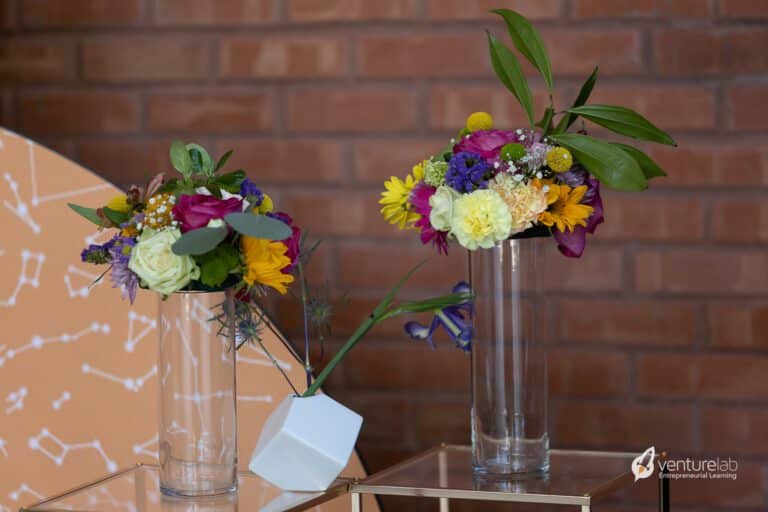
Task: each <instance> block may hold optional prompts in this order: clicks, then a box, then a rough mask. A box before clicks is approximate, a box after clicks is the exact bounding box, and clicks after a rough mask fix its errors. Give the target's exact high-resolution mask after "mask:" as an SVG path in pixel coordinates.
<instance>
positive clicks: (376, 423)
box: [333, 391, 413, 445]
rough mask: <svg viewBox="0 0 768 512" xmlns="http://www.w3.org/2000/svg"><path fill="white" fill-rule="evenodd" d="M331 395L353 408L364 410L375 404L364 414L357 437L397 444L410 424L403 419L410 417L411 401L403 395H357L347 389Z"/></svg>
mask: <svg viewBox="0 0 768 512" xmlns="http://www.w3.org/2000/svg"><path fill="white" fill-rule="evenodd" d="M333 396H334V398H335V399H337V400H339V401H341V402H342V403H343V404H344V405H345V406H346V407H349V408H350V409H352V410H353V411H364V410H368V408H369V406H371V405H374V404H375V407H370V409H369V412H367V413H366V416H365V421H363V429H362V431H361V432H360V439H361V440H364V441H365V442H369V443H370V442H379V443H388V444H392V445H397V444H400V443H401V442H402V441H403V439H404V438H406V436H408V434H409V431H410V428H409V426H410V425H409V424H408V422H405V421H403V418H408V417H412V416H413V412H412V410H413V404H412V403H411V401H410V400H409V399H408V398H407V397H382V396H370V395H368V396H366V395H362V396H361V394H360V393H357V392H351V393H350V392H349V391H347V392H346V393H344V394H342V393H341V391H338V392H335V393H334V394H333Z"/></svg>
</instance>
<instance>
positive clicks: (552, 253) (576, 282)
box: [542, 240, 623, 291]
mask: <svg viewBox="0 0 768 512" xmlns="http://www.w3.org/2000/svg"><path fill="white" fill-rule="evenodd" d="M545 243H546V244H547V245H548V247H546V246H545V252H544V255H543V258H544V267H543V268H546V269H547V271H546V272H544V275H543V279H542V281H543V287H544V289H546V290H574V291H575V290H580V291H583V290H593V291H608V290H620V289H621V288H622V273H623V264H622V255H621V251H620V250H617V249H612V248H604V247H596V246H594V245H590V244H589V243H587V248H586V250H585V251H584V255H583V256H582V257H581V258H578V259H575V258H566V257H565V256H563V255H562V254H560V252H559V251H558V250H557V249H556V246H555V243H554V242H552V241H551V240H546V241H545Z"/></svg>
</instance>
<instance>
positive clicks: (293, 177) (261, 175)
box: [215, 137, 343, 184]
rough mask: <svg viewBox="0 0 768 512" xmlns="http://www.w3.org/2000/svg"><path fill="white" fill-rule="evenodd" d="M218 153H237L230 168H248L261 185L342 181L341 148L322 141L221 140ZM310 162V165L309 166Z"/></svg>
mask: <svg viewBox="0 0 768 512" xmlns="http://www.w3.org/2000/svg"><path fill="white" fill-rule="evenodd" d="M215 148H216V153H217V154H219V155H223V154H224V153H225V152H226V151H229V150H230V149H231V150H233V151H234V153H233V154H232V157H231V158H230V159H229V162H228V163H227V167H226V168H227V169H240V168H242V169H246V170H249V171H250V174H251V178H252V179H254V180H256V181H257V182H258V183H302V184H313V183H336V182H339V181H341V179H342V172H343V168H342V159H341V157H342V146H341V143H340V142H337V141H330V140H323V139H254V138H251V137H229V138H223V139H218V140H217V141H216V144H215ZM308 162H311V165H308Z"/></svg>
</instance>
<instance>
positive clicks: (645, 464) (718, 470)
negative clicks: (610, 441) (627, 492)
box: [631, 446, 739, 482]
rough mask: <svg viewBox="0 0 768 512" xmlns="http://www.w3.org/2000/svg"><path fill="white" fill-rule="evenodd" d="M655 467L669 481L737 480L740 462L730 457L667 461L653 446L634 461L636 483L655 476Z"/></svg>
mask: <svg viewBox="0 0 768 512" xmlns="http://www.w3.org/2000/svg"><path fill="white" fill-rule="evenodd" d="M654 466H658V474H659V478H660V479H665V478H666V479H669V480H736V478H738V473H739V462H738V461H737V460H735V459H732V458H730V457H728V458H720V457H717V458H714V459H691V458H685V459H666V458H665V457H661V458H658V457H657V456H656V448H655V447H653V446H651V447H650V448H648V449H647V450H645V451H644V452H643V453H641V454H640V455H638V456H637V457H635V458H634V460H633V461H632V466H631V469H632V474H633V475H635V482H637V481H638V480H641V479H643V478H648V477H650V476H651V475H653V472H654Z"/></svg>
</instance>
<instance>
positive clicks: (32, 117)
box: [18, 91, 139, 135]
mask: <svg viewBox="0 0 768 512" xmlns="http://www.w3.org/2000/svg"><path fill="white" fill-rule="evenodd" d="M18 106H19V110H18V120H19V129H20V131H21V132H22V133H24V134H25V135H54V134H56V135H59V134H61V135H82V134H102V133H128V132H135V131H136V130H137V129H138V127H139V104H138V101H137V100H136V97H135V96H134V95H133V94H129V93H122V92H107V91H76V92H75V91H72V92H69V91H66V92H27V93H22V94H21V96H20V98H19V104H18Z"/></svg>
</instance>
